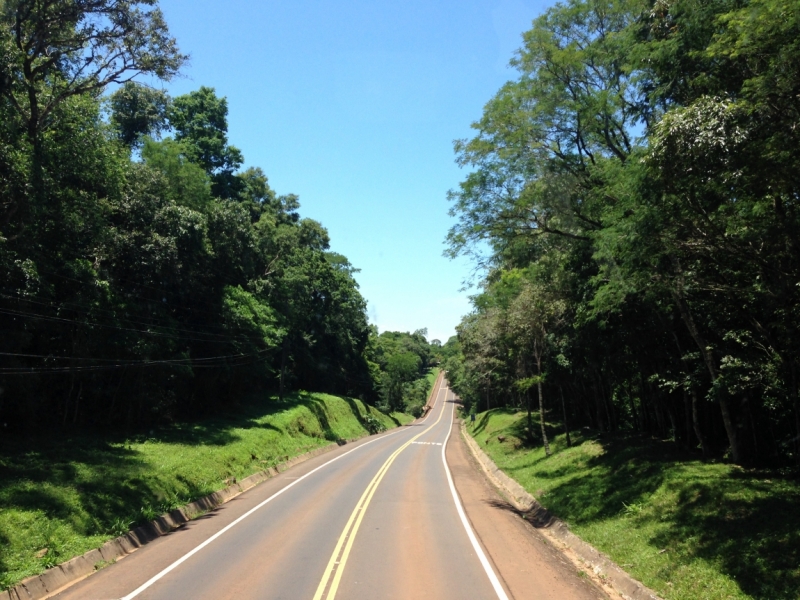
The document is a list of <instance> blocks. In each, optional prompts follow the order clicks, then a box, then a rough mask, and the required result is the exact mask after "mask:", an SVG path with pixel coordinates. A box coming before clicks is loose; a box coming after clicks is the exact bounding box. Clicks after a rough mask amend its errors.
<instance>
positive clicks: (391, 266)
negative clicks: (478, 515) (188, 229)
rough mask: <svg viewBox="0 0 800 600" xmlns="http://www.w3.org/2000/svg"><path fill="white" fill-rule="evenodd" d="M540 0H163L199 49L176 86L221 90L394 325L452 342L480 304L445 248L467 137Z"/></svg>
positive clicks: (249, 147)
mask: <svg viewBox="0 0 800 600" xmlns="http://www.w3.org/2000/svg"><path fill="white" fill-rule="evenodd" d="M546 4H548V3H545V2H537V1H533V0H528V1H525V0H499V1H489V0H458V1H455V0H446V1H439V2H436V1H434V2H431V1H427V2H421V1H417V0H411V1H408V0H406V1H404V2H396V1H392V2H390V1H387V0H370V1H363V0H357V1H349V2H341V1H322V0H292V1H283V2H278V1H272V0H267V1H255V0H227V1H226V2H219V0H213V1H212V0H161V2H160V5H161V8H162V10H163V11H164V13H165V16H166V19H167V22H168V23H169V26H170V29H171V31H172V32H173V34H174V35H175V36H176V37H177V38H178V42H179V45H180V47H181V49H182V50H183V51H184V52H188V53H189V54H190V55H191V61H190V63H189V65H188V66H187V67H186V68H185V69H184V76H183V77H182V78H181V79H178V80H175V81H173V82H171V83H170V84H168V85H167V90H168V91H169V92H170V94H172V95H179V94H183V93H186V92H189V91H191V90H194V89H197V88H198V87H200V86H201V85H206V86H211V87H214V88H216V91H217V94H218V95H220V96H225V97H227V98H228V106H229V110H230V113H229V139H230V141H231V143H232V144H234V145H235V146H237V147H239V148H240V149H241V150H242V151H243V153H244V156H245V159H246V165H247V166H260V167H262V168H263V169H264V171H265V172H266V174H267V176H268V177H269V179H270V185H271V186H272V187H273V189H275V190H276V191H277V192H278V193H280V194H285V193H295V194H298V195H299V196H300V203H301V211H300V212H301V214H302V216H304V217H310V218H312V219H316V220H318V221H320V222H321V223H322V224H323V225H324V226H325V227H326V228H327V229H328V231H329V232H330V235H331V247H332V249H333V250H335V251H336V252H340V253H342V254H344V255H345V256H347V257H348V259H349V260H350V262H351V263H352V264H353V265H354V266H355V267H356V268H358V269H361V272H360V273H359V274H358V275H357V276H356V277H357V280H358V282H359V285H360V287H361V292H362V294H363V295H364V297H365V298H366V299H367V301H368V303H369V308H368V312H369V316H370V321H371V322H373V323H375V324H376V325H377V326H378V328H379V329H380V330H381V331H385V330H399V331H413V330H415V329H419V328H422V327H426V328H427V329H428V332H429V336H428V337H429V339H433V338H438V339H440V340H442V341H443V342H444V341H445V340H447V338H448V337H450V336H451V335H453V334H454V333H455V326H456V325H457V324H458V322H459V320H460V318H461V316H462V315H464V314H466V313H467V312H469V310H470V305H469V299H468V296H469V294H470V293H474V290H473V291H472V292H470V291H461V288H462V287H463V282H464V281H465V280H467V279H468V278H469V277H470V273H471V272H472V265H471V263H469V262H468V261H467V260H456V261H451V260H449V259H446V258H444V257H443V256H442V252H443V250H444V238H445V235H446V234H447V230H448V229H449V227H450V226H451V225H452V219H451V218H450V217H449V216H448V215H447V211H448V208H449V203H448V202H447V199H446V194H447V191H448V190H449V189H452V188H455V187H456V186H457V185H458V182H459V181H461V179H463V177H464V176H465V175H466V172H464V171H462V170H460V169H459V168H458V167H457V166H456V165H455V163H454V160H453V159H454V154H453V148H452V142H453V140H455V139H459V138H464V137H468V136H470V133H471V129H470V127H469V126H470V124H471V123H472V122H473V121H475V120H477V119H478V118H479V117H480V115H481V111H482V108H483V105H484V104H485V103H486V102H487V101H488V100H489V99H490V98H491V97H492V96H493V95H494V93H495V92H496V91H497V90H498V88H499V87H500V86H501V85H502V84H503V83H504V82H505V81H507V80H509V79H512V78H513V77H514V72H513V71H511V70H509V69H508V68H507V64H508V61H509V59H510V58H511V56H512V55H513V52H514V50H516V49H517V48H518V47H519V46H520V43H521V37H520V36H521V33H522V32H523V31H525V30H526V29H528V28H530V24H531V21H532V19H533V18H534V17H535V16H536V15H538V14H539V13H540V12H541V11H542V10H543V8H544V7H545V6H546Z"/></svg>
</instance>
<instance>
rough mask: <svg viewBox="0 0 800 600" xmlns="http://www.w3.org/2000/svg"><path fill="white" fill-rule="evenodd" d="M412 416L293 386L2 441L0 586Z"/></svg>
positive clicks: (0, 469) (10, 583)
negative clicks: (168, 419)
mask: <svg viewBox="0 0 800 600" xmlns="http://www.w3.org/2000/svg"><path fill="white" fill-rule="evenodd" d="M368 414H370V415H372V416H373V417H375V418H376V419H378V420H379V421H380V422H381V423H383V425H384V426H385V427H387V428H389V427H394V426H396V425H398V424H402V423H404V422H408V421H410V420H412V417H410V416H409V415H405V414H403V413H396V414H393V415H391V416H387V415H384V414H382V413H380V412H378V411H377V410H375V409H374V408H372V407H369V406H366V405H365V404H363V403H362V402H361V401H359V400H350V399H343V398H339V397H335V396H329V395H325V394H297V395H294V396H292V397H290V398H288V399H287V400H286V401H285V402H283V403H278V402H277V400H275V399H263V400H260V401H259V400H254V401H253V402H252V403H250V404H248V405H246V406H244V407H242V408H241V410H239V411H237V412H236V413H231V414H228V415H225V416H220V417H217V418H214V419H207V420H203V421H201V422H197V423H191V424H175V425H171V426H167V427H162V428H158V429H153V430H152V431H148V432H145V433H143V434H139V435H135V436H124V435H114V434H108V435H105V436H102V435H97V434H96V433H95V434H91V435H90V434H84V435H75V436H72V437H69V438H63V437H59V436H57V435H56V436H54V435H52V434H50V435H42V436H40V437H30V436H27V437H25V438H23V439H19V438H17V439H14V438H10V437H4V438H3V439H2V440H0V589H2V588H4V587H8V586H10V585H13V584H15V583H17V582H19V581H20V580H22V579H24V578H25V577H28V576H30V575H34V574H37V573H41V572H42V571H43V570H44V569H46V568H48V567H50V566H54V565H56V564H58V563H60V562H63V561H65V560H68V559H69V558H71V557H73V556H76V555H78V554H82V553H83V552H86V551H87V550H90V549H92V548H97V547H99V546H100V545H102V544H103V543H104V542H105V541H106V540H108V539H111V538H113V537H115V536H117V535H120V534H122V533H124V532H125V531H128V530H129V529H130V527H131V526H133V525H136V524H139V523H142V522H145V521H148V520H151V519H153V518H155V517H157V516H158V515H160V514H162V513H164V512H166V511H168V510H171V509H173V508H175V507H178V506H181V505H183V504H186V503H188V502H191V501H192V500H195V499H196V498H198V497H200V496H203V495H205V494H208V493H211V492H213V491H216V490H219V489H221V488H223V487H225V486H226V485H228V483H229V482H231V481H232V480H233V478H236V479H237V480H238V479H242V478H244V477H247V476H248V475H251V474H253V473H256V472H258V471H260V470H263V469H265V468H267V467H270V466H274V465H276V464H278V463H280V462H282V461H284V460H286V459H288V458H290V457H292V456H297V455H299V454H302V453H304V452H308V451H310V450H313V449H314V448H318V447H320V446H324V445H327V444H330V443H331V442H332V441H335V440H338V439H352V438H356V437H360V436H362V435H365V434H366V433H367V429H366V428H365V426H364V425H363V424H362V421H363V419H364V417H366V416H367V415H368Z"/></svg>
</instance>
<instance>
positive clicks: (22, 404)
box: [0, 0, 431, 432]
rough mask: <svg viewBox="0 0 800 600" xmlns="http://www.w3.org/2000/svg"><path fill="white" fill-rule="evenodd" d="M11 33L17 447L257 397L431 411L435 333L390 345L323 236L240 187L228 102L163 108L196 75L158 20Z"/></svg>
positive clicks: (1, 285) (202, 96)
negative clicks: (50, 435)
mask: <svg viewBox="0 0 800 600" xmlns="http://www.w3.org/2000/svg"><path fill="white" fill-rule="evenodd" d="M0 20H2V27H0V331H2V335H0V423H2V427H3V431H5V432H23V431H25V430H26V429H30V428H39V427H42V426H57V427H62V428H66V429H70V428H76V427H125V428H129V427H144V426H147V425H149V424H153V423H156V422H171V421H174V420H175V419H187V418H189V419H191V418H195V417H199V416H203V415H208V414H211V413H214V412H218V411H220V410H224V409H226V408H230V407H232V406H236V405H237V404H238V403H240V402H241V401H242V399H243V398H245V397H247V396H248V395H252V394H254V393H256V392H259V391H265V392H267V393H274V394H277V395H278V396H279V397H281V398H282V397H283V396H284V395H285V394H286V393H288V392H289V391H291V390H301V389H302V390H307V391H324V392H328V393H333V394H340V395H346V396H350V397H356V398H360V399H363V400H365V401H367V402H369V403H370V404H378V405H380V406H381V407H383V408H385V409H387V410H410V411H412V412H419V411H420V410H421V409H422V404H424V401H425V398H422V400H420V391H419V390H420V389H423V388H424V389H425V390H427V388H426V387H425V383H424V382H425V380H424V379H423V378H424V376H425V375H426V373H427V372H428V369H429V367H430V366H431V347H430V346H429V344H428V342H427V340H426V339H425V336H426V334H427V332H426V331H425V330H420V331H418V332H415V333H414V334H410V333H396V332H395V333H392V332H383V333H382V334H381V335H380V336H379V335H378V331H377V329H376V328H375V327H374V326H371V325H370V324H369V322H368V319H367V315H366V301H365V299H364V298H363V297H362V295H361V294H360V292H359V289H358V284H357V283H356V280H355V278H354V275H355V273H356V272H357V269H355V268H354V267H353V266H352V265H351V264H350V263H349V261H348V260H347V258H346V257H344V256H342V255H340V254H337V253H335V252H332V251H331V250H330V239H329V235H328V232H327V231H326V229H325V228H324V227H323V226H322V225H321V224H320V223H318V222H316V221H314V220H312V219H308V218H302V217H301V216H300V213H299V207H300V204H299V199H298V197H297V196H295V195H293V194H279V193H277V192H276V191H275V190H273V189H272V188H271V187H270V186H269V183H268V179H267V176H266V175H265V173H264V171H263V170H262V169H260V168H258V167H247V168H244V167H243V165H244V164H245V159H244V156H243V154H242V152H241V151H240V150H239V149H238V148H237V147H236V146H234V145H232V144H231V143H230V142H229V140H228V125H227V116H228V105H227V102H226V99H225V98H224V96H222V95H220V94H218V93H217V92H216V90H214V89H212V88H209V87H200V88H199V89H197V90H196V91H193V92H191V93H188V94H185V95H182V96H178V97H174V98H172V97H170V96H169V95H168V94H167V93H166V92H165V91H164V90H163V83H164V82H168V81H170V80H171V79H173V78H174V77H175V76H177V75H179V73H180V72H181V68H182V67H183V66H184V65H185V63H186V61H187V59H188V56H187V55H186V54H184V53H183V52H182V51H181V50H180V49H179V47H178V43H177V41H176V40H175V39H174V37H173V36H172V35H171V34H170V32H169V28H168V26H167V24H166V22H165V20H164V17H163V14H162V12H161V11H160V10H159V8H158V5H157V2H156V0H138V1H133V2H118V1H116V0H71V1H63V0H6V1H0ZM141 82H151V83H152V82H156V83H155V84H153V85H148V84H146V83H141ZM415 386H416V387H415ZM426 393H427V392H426V391H425V392H424V394H426ZM424 394H423V395H424Z"/></svg>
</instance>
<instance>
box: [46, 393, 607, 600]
mask: <svg viewBox="0 0 800 600" xmlns="http://www.w3.org/2000/svg"><path fill="white" fill-rule="evenodd" d="M434 398H435V402H434V406H433V408H432V409H431V411H430V412H429V414H428V416H427V417H426V419H424V420H423V421H418V422H416V423H414V424H412V425H409V426H406V427H401V428H399V429H396V430H392V431H390V432H387V433H385V434H382V435H380V436H373V437H370V438H367V439H365V440H362V441H360V442H357V443H355V444H348V445H345V446H343V447H341V448H339V449H337V450H335V451H333V452H331V453H328V454H325V455H322V456H319V457H316V458H314V459H311V460H309V461H307V462H305V463H302V464H300V465H297V466H296V467H293V468H292V469H289V470H287V471H286V472H284V473H282V474H281V475H279V476H277V477H275V478H273V479H270V480H268V481H266V482H264V483H263V484H261V485H259V486H257V487H256V488H253V489H251V490H249V491H248V492H246V493H244V494H242V495H240V496H238V497H237V498H235V499H233V500H232V501H230V502H228V503H226V504H224V505H222V506H221V507H219V508H218V509H217V510H215V511H212V512H210V513H208V514H207V515H204V516H203V517H200V518H198V519H196V520H194V521H192V522H190V523H188V524H187V525H186V526H184V527H182V528H180V529H178V530H176V531H175V532H173V533H171V534H169V535H167V536H164V537H162V538H159V539H158V540H156V541H154V542H151V543H150V544H148V545H147V546H145V547H144V548H142V549H140V550H138V551H136V552H135V553H133V554H131V555H129V556H127V557H126V558H124V559H123V560H120V561H118V562H117V563H116V564H114V565H111V566H109V567H106V568H105V569H102V570H101V571H99V572H97V573H95V574H94V575H92V576H91V577H89V578H87V579H85V580H83V581H82V582H80V583H78V584H76V585H74V586H72V587H70V588H68V589H66V590H65V591H63V592H61V593H60V594H58V595H56V596H55V598H58V599H59V600H109V599H122V600H133V599H134V598H136V599H137V600H175V599H181V598H186V599H192V600H195V599H204V598H209V599H210V598H213V599H215V600H217V599H223V598H231V599H232V598H236V599H244V600H247V599H256V598H258V599H276V600H277V599H287V600H297V599H308V600H332V599H333V598H339V599H340V600H373V599H377V598H387V599H398V600H400V599H402V600H405V599H415V600H416V599H422V598H431V599H443V600H447V599H452V600H464V599H475V600H480V599H487V600H489V599H500V600H504V599H506V598H514V599H517V600H522V599H537V600H570V599H574V600H589V599H592V600H595V599H601V598H606V596H605V595H604V594H603V593H602V592H601V591H600V590H599V589H598V588H596V587H594V586H593V584H592V583H591V582H590V581H588V580H587V579H585V578H582V577H579V576H578V572H577V569H576V568H575V567H574V566H573V565H572V564H571V563H569V562H568V561H566V560H565V559H564V558H563V557H562V556H561V555H560V554H559V553H558V552H557V551H556V550H554V549H553V548H552V547H551V546H548V545H547V544H546V543H545V542H544V541H543V539H542V538H541V537H540V536H538V535H537V534H536V532H535V531H534V530H533V529H532V528H531V527H530V525H528V524H527V523H526V522H524V521H523V520H522V519H520V518H519V517H518V516H516V515H515V514H514V513H513V512H512V511H510V510H508V507H507V505H506V504H505V503H504V502H503V501H502V499H501V498H500V497H499V496H498V495H497V493H496V492H495V491H494V489H493V488H491V486H490V485H489V484H488V482H487V481H486V479H485V478H484V477H483V475H482V474H481V473H480V472H479V471H478V470H477V469H476V468H475V465H474V464H473V463H472V462H471V460H470V459H471V457H470V456H468V454H467V452H468V451H467V450H466V446H465V444H464V442H463V440H461V439H460V434H459V433H458V430H457V428H456V427H457V426H456V425H454V420H455V407H456V404H455V401H454V400H455V398H454V396H453V393H452V391H450V390H449V389H448V388H447V385H446V382H445V381H443V380H442V379H441V378H440V380H439V381H438V382H437V386H436V389H435V390H434Z"/></svg>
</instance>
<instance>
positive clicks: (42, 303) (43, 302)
mask: <svg viewBox="0 0 800 600" xmlns="http://www.w3.org/2000/svg"><path fill="white" fill-rule="evenodd" d="M0 298H6V299H9V300H16V301H20V302H28V303H30V304H38V305H40V306H49V307H55V308H61V307H63V306H64V305H69V304H71V303H69V302H63V303H61V302H56V301H53V300H44V299H40V300H31V299H29V298H20V297H18V296H11V295H8V294H3V293H0ZM73 306H80V305H78V304H73ZM0 310H2V309H0ZM8 310H13V309H8ZM68 310H74V311H75V312H82V313H84V314H85V315H87V316H91V314H92V312H104V313H107V314H109V315H111V316H112V317H114V318H116V319H121V320H123V321H127V322H129V323H132V324H134V325H142V326H144V327H160V328H161V329H171V330H173V331H181V332H186V333H191V334H193V335H207V336H214V337H218V338H225V339H226V340H230V339H235V338H231V336H226V335H223V334H220V333H210V332H209V333H206V332H202V331H194V330H191V329H182V328H179V327H172V326H170V325H159V324H158V323H147V322H146V321H136V320H134V319H131V318H129V317H122V316H120V315H118V314H117V313H116V312H115V311H112V310H108V309H102V308H99V309H92V311H90V310H87V309H86V308H85V307H81V308H70V309H68ZM54 318H56V317H54ZM60 318H63V317H60ZM71 321H73V322H78V323H79V321H74V320H71ZM98 325H99V326H102V325H100V324H98ZM211 325H212V326H213V324H211ZM106 327H113V326H111V325H106ZM217 327H219V326H217ZM238 339H246V338H238ZM209 341H213V340H209Z"/></svg>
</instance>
